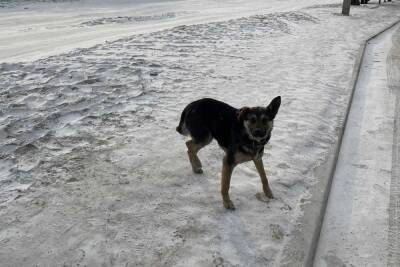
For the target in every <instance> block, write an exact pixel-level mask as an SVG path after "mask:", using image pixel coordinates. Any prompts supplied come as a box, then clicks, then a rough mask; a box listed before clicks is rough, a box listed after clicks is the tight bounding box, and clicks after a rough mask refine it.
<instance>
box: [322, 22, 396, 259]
mask: <svg viewBox="0 0 400 267" xmlns="http://www.w3.org/2000/svg"><path fill="white" fill-rule="evenodd" d="M399 34H400V27H399V26H396V27H394V28H392V29H391V30H388V31H387V32H385V33H383V34H382V35H380V36H378V37H377V38H375V39H373V40H372V41H371V42H369V44H368V46H367V48H366V52H365V59H364V61H363V63H362V64H363V65H362V68H361V72H360V76H359V79H358V84H357V87H356V89H355V90H356V91H355V95H354V100H353V103H352V107H351V110H350V113H349V119H348V122H347V126H346V131H345V135H344V138H343V143H342V146H341V151H340V154H339V159H338V163H337V168H336V172H335V175H334V178H333V184H332V189H331V193H330V196H329V202H328V207H327V213H326V215H325V219H324V223H323V226H322V230H321V237H320V242H319V244H318V245H319V247H318V250H317V254H316V260H315V263H314V264H315V266H352V265H353V266H382V265H387V266H397V265H398V264H399V263H400V262H399V260H400V257H399V241H398V239H399V234H400V232H399V230H398V222H399V218H398V215H396V214H398V209H399V206H398V204H396V202H398V201H399V193H398V186H395V185H396V184H398V179H399V177H398V174H397V173H396V171H395V170H396V169H398V167H399V162H398V159H396V158H393V161H392V155H395V154H394V153H398V144H397V143H396V138H398V137H397V136H398V133H397V132H396V131H397V130H396V126H395V123H396V120H395V117H396V116H398V114H399V110H398V103H396V102H398V96H399V92H398V88H399V86H400V83H399V77H398V76H397V75H398V73H396V68H398V67H397V65H398V64H395V65H391V64H387V63H388V61H389V60H390V58H393V59H394V60H396V57H398V54H397V52H398V42H397V41H396V40H398V36H399ZM394 51H396V52H395V53H393V52H394ZM387 59H388V60H387ZM397 63H398V62H397ZM391 78H392V80H394V81H395V82H392V83H391V82H390V80H391ZM392 197H393V198H395V199H394V202H393V203H392ZM391 212H394V213H395V214H394V216H391V214H390V213H391ZM392 224H393V225H394V227H392ZM385 263H386V264H385Z"/></svg>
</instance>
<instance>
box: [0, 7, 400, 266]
mask: <svg viewBox="0 0 400 267" xmlns="http://www.w3.org/2000/svg"><path fill="white" fill-rule="evenodd" d="M262 2H265V1H254V2H253V1H246V2H245V3H247V4H244V2H241V1H223V2H221V1H218V2H217V1H210V2H207V3H208V4H209V5H206V7H205V8H204V10H205V11H204V10H203V9H202V8H199V5H195V4H194V2H192V1H180V2H179V4H178V2H173V4H172V2H160V3H157V7H158V8H159V10H158V11H157V12H153V13H152V12H149V13H146V12H143V13H142V12H141V11H140V10H141V9H140V8H139V7H138V10H139V11H138V13H137V14H134V12H132V13H130V11H128V9H124V11H116V10H115V8H113V6H110V5H109V4H107V5H105V6H102V8H103V11H102V12H103V13H99V14H98V15H94V14H92V15H90V14H89V13H90V12H94V13H95V10H97V11H98V9H97V7H96V8H95V9H93V7H92V6H91V5H89V7H86V6H85V5H83V6H82V8H81V9H79V11H78V10H72V11H71V9H68V8H66V7H65V6H64V8H63V9H61V10H59V11H58V13H55V14H56V16H57V17H58V18H60V20H59V21H60V22H59V23H60V24H61V26H65V27H64V28H65V29H63V27H61V28H60V29H59V30H55V31H54V32H49V31H48V29H34V30H33V34H32V35H30V36H29V38H32V45H31V46H30V47H28V48H26V49H25V48H24V47H25V46H26V44H27V42H26V40H27V38H28V36H26V37H24V36H25V35H23V34H22V33H21V32H20V33H17V35H18V36H19V38H21V39H19V40H20V41H19V42H16V43H15V47H11V46H10V42H11V41H10V40H11V37H10V38H8V37H7V34H3V33H6V30H7V29H8V30H9V31H11V29H13V28H12V27H16V28H15V29H18V27H19V26H18V24H13V22H14V23H15V20H16V18H17V17H18V15H20V16H22V17H23V18H25V13H24V12H29V14H31V15H32V16H29V19H27V22H26V24H25V22H23V21H22V22H21V20H19V21H20V23H21V25H22V26H21V28H20V29H24V27H26V25H27V24H29V21H31V22H32V21H33V20H34V19H38V20H42V21H41V22H38V24H40V23H41V24H42V25H49V24H51V23H54V17H53V13H52V12H53V11H54V10H53V9H54V8H55V6H51V5H49V6H50V7H49V9H50V10H51V11H52V12H47V15H46V14H44V13H46V10H43V9H39V10H36V9H35V8H33V7H32V8H30V11H26V10H24V9H21V8H20V7H12V8H11V9H7V8H5V9H4V10H3V11H1V12H3V14H1V17H0V21H1V22H2V23H0V25H6V24H4V21H7V18H8V19H9V20H8V23H9V24H8V25H7V27H6V26H0V28H1V29H0V32H1V35H0V36H1V41H0V43H1V49H2V50H1V52H0V54H1V58H5V59H4V62H5V63H2V64H1V65H0V75H1V77H2V79H1V80H0V88H2V89H1V91H0V110H1V112H2V113H1V114H2V116H1V117H0V127H1V128H0V136H1V137H2V138H1V139H0V142H1V143H0V153H1V158H2V161H1V163H0V164H1V166H0V170H1V173H2V176H1V180H0V201H1V204H0V229H1V230H0V262H7V264H9V265H10V266H16V265H17V266H24V265H29V266H30V265H36V264H37V265H40V266H52V265H67V266H72V265H87V266H98V265H105V266H108V265H110V266H112V265H117V266H122V265H124V266H125V265H127V266H131V265H141V266H192V265H193V266H210V265H227V266H231V265H239V266H266V265H267V266H268V265H280V257H279V255H280V252H281V250H282V247H283V246H284V245H285V242H287V240H288V237H290V235H291V232H292V230H293V228H295V227H299V226H298V225H296V220H297V219H298V218H299V217H301V216H302V213H301V210H300V209H299V205H300V203H302V202H304V201H307V199H308V198H309V197H310V196H309V192H310V191H309V190H310V188H311V187H312V186H313V184H314V183H315V177H314V173H313V172H314V168H316V167H318V166H319V165H321V164H323V163H324V161H325V159H326V157H327V153H329V151H330V149H331V147H332V145H333V143H334V142H335V140H336V129H337V127H338V126H339V125H340V123H341V120H342V119H343V117H344V111H345V106H346V104H347V102H348V98H349V95H350V89H351V86H350V84H349V83H350V78H351V73H352V68H353V64H354V59H355V57H356V55H357V52H358V48H359V46H360V44H361V43H362V42H363V41H364V40H365V39H366V38H367V37H368V36H370V35H371V34H373V33H375V32H377V31H378V30H380V29H381V28H383V27H385V26H387V25H389V24H390V23H392V22H393V21H395V20H396V19H398V18H399V14H400V13H399V12H398V11H399V8H400V7H399V4H398V3H397V2H393V3H391V4H386V5H383V6H381V7H379V8H369V7H370V6H371V5H369V6H361V7H354V8H352V11H351V12H352V14H353V15H352V16H351V17H342V16H340V15H338V12H340V4H339V3H336V4H333V5H332V2H331V1H323V2H322V3H321V1H301V2H300V3H299V1H271V2H269V3H268V2H267V3H262ZM317 2H318V3H319V4H318V5H315V3H317ZM324 3H325V4H326V3H329V5H325V4H324ZM64 4H65V3H64ZM69 4H71V5H78V6H79V2H77V3H69ZM253 4H254V5H253ZM32 5H33V6H35V5H34V4H32ZM218 6H220V8H219V9H218V8H217V7H218ZM306 6H308V7H306ZM41 7H42V8H43V7H47V5H43V4H42V6H41ZM86 8H88V10H91V11H90V12H89V11H87V12H89V13H84V12H86ZM152 8H154V7H153V6H151V4H149V6H147V5H146V6H144V7H143V9H144V10H151V9H152ZM214 9H216V11H215V13H213V12H214V11H213V10H214ZM10 10H11V11H10ZM125 10H126V12H127V13H126V14H124V12H125ZM160 11H162V12H160ZM20 12H21V13H20ZM107 12H111V14H107V15H104V14H105V13H107ZM170 12H189V13H188V14H189V15H187V16H188V17H189V18H188V20H186V21H185V20H183V19H182V20H180V19H179V18H178V17H175V18H173V19H170V18H164V17H159V18H161V19H160V20H161V21H151V22H148V24H147V22H146V23H144V24H146V25H142V24H143V23H142V22H141V21H137V20H133V21H132V20H131V21H129V20H128V22H126V21H125V20H124V22H123V23H111V24H112V25H108V23H110V20H108V19H104V20H99V18H110V17H116V16H122V17H124V16H125V15H126V16H132V17H133V16H134V17H138V16H155V14H167V13H170ZM191 12H194V13H191ZM116 13H118V14H120V15H116ZM128 13H129V14H128ZM74 14H76V17H75V15H74ZM83 14H85V15H83ZM87 14H89V15H87ZM185 14H186V13H185ZM255 14H258V15H255ZM64 15H65V18H66V19H65V20H63V17H64ZM80 15H82V17H80V18H79V19H78V18H77V17H79V16H80ZM75 19H76V20H75ZM74 20H75V22H74V23H72V22H71V21H74ZM163 20H166V21H167V20H171V21H169V23H166V24H165V25H160V24H161V22H162V21H163ZM84 21H105V22H107V25H105V26H104V25H102V24H95V23H94V25H95V26H87V24H84V25H85V27H82V28H83V29H75V28H74V29H73V30H71V29H70V28H71V25H80V24H81V23H82V22H84ZM188 21H190V23H188ZM210 21H214V22H210ZM196 23H199V24H196ZM125 24H128V25H125ZM183 24H190V25H183ZM354 25H357V27H354ZM139 26H140V27H142V26H145V27H147V26H148V27H149V28H148V29H145V30H144V31H143V32H141V31H140V30H137V31H136V29H138V27H139ZM171 26H176V27H171ZM45 27H47V26H45ZM34 28H36V26H35V27H34ZM39 28H40V27H39ZM119 29H120V30H121V31H119ZM149 29H150V30H149ZM69 30H71V35H72V37H71V38H69V36H70V35H69ZM17 32H18V31H17ZM89 32H93V33H90V34H89ZM120 33H121V35H119V34H120ZM134 33H135V34H134ZM138 33H141V34H138ZM75 34H76V35H75ZM92 34H93V35H92ZM122 35H124V36H126V35H131V36H128V37H125V38H122V39H119V40H116V41H110V40H111V39H113V38H120V37H121V36H122ZM18 36H15V37H18ZM60 36H65V39H62V40H61V39H60V40H59V37H60ZM81 36H87V37H88V40H89V41H88V42H86V41H85V38H83V39H82V40H81V39H80V38H81ZM96 36H100V37H101V38H100V37H99V38H97V37H96ZM109 38H110V39H109ZM104 40H109V41H107V42H104V43H103V41H104ZM64 42H65V46H63V45H62V43H64ZM60 43H61V46H59V44H60ZM94 43H98V44H96V45H94V46H92V45H93V44H94ZM4 47H5V50H3V49H4ZM75 47H81V48H79V49H74V50H72V51H70V52H67V53H60V52H61V51H66V50H70V49H72V48H75ZM82 47H83V48H82ZM18 51H20V52H18ZM8 55H9V56H8ZM48 55H54V56H50V57H49V56H48ZM35 58H41V59H40V60H37V61H29V60H33V59H35ZM21 59H24V60H26V61H25V62H17V61H19V60H21ZM276 95H281V96H282V106H281V109H280V111H279V113H278V116H277V118H276V122H275V128H274V131H273V133H272V139H271V141H270V144H269V145H268V146H267V149H266V153H265V155H264V162H265V165H266V169H267V174H268V175H269V180H270V182H271V188H272V191H273V193H274V195H275V197H276V199H274V200H271V201H269V200H267V199H265V198H263V197H260V195H259V193H260V192H261V191H262V188H261V182H260V180H259V178H258V175H257V172H256V170H255V167H254V166H252V164H251V163H246V164H242V165H240V166H239V167H237V169H235V172H234V173H233V177H232V185H231V191H230V195H231V198H232V200H233V202H234V203H235V206H236V211H234V212H229V211H226V210H225V209H224V208H223V206H222V202H221V197H220V193H219V185H220V181H219V177H220V169H221V165H222V163H221V159H222V155H223V152H222V151H221V149H220V148H218V146H217V145H216V144H215V142H213V143H212V144H211V145H210V146H208V147H207V148H205V149H204V150H202V151H201V152H200V155H199V156H200V158H201V159H202V161H203V166H204V174H203V175H195V174H193V173H192V172H191V168H190V165H189V162H188V159H187V158H186V157H187V156H186V149H185V145H184V140H185V139H184V138H183V137H182V136H179V135H178V134H177V133H176V132H175V127H176V125H177V123H178V119H179V115H180V112H181V110H182V109H183V107H184V106H185V105H186V104H187V103H189V102H190V101H192V100H195V99H198V98H200V97H205V96H207V97H214V98H217V99H220V100H223V101H225V102H227V103H230V104H232V105H234V106H236V107H241V106H244V105H252V106H255V105H267V104H268V103H269V101H270V100H271V99H272V98H273V97H275V96H276Z"/></svg>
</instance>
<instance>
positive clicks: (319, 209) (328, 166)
mask: <svg viewBox="0 0 400 267" xmlns="http://www.w3.org/2000/svg"><path fill="white" fill-rule="evenodd" d="M399 23H400V19H398V20H396V21H395V22H393V23H392V24H390V25H389V26H387V27H385V28H384V29H382V30H380V31H379V32H378V33H375V34H373V35H372V36H370V37H369V38H367V39H366V40H365V41H364V42H363V44H361V45H360V48H359V50H358V54H357V57H356V59H355V64H354V68H353V73H352V77H351V80H350V83H349V84H350V85H351V93H350V97H349V101H348V103H347V108H346V111H345V116H344V119H343V122H342V123H341V125H340V127H339V128H338V130H337V141H336V143H335V144H334V147H333V149H332V150H331V153H329V155H328V156H327V159H326V161H325V162H324V163H323V164H322V165H320V166H318V167H317V168H316V169H314V175H315V177H316V181H317V183H316V184H315V186H314V187H313V188H312V189H311V190H310V193H311V198H310V199H307V201H306V202H305V203H303V204H301V207H300V209H301V211H303V216H302V217H301V218H300V219H299V220H298V221H296V223H295V227H294V229H293V230H292V232H291V234H292V237H291V238H289V239H288V240H287V242H286V244H285V245H284V248H283V252H282V254H281V257H280V266H313V262H314V257H315V252H316V248H317V244H318V241H319V236H320V232H321V228H322V223H323V220H324V216H325V211H326V207H327V203H328V198H329V194H330V190H331V185H332V180H333V176H334V174H335V169H336V164H337V160H338V157H339V152H340V148H341V146H342V141H343V135H344V132H345V130H346V124H347V120H348V116H349V111H350V108H351V104H352V102H353V97H354V92H355V89H356V86H357V81H358V78H359V75H360V70H361V63H362V62H363V59H364V56H365V49H366V47H367V45H368V43H369V42H370V41H371V40H372V39H374V38H376V37H377V36H379V35H380V34H382V33H383V32H385V31H387V30H389V29H391V28H393V27H395V26H396V25H397V24H399ZM296 226H297V228H296Z"/></svg>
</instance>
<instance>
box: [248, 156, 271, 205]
mask: <svg viewBox="0 0 400 267" xmlns="http://www.w3.org/2000/svg"><path fill="white" fill-rule="evenodd" d="M253 162H254V165H256V169H257V171H258V174H259V175H260V178H261V183H262V185H263V191H264V194H265V195H266V196H267V197H269V198H274V195H273V194H272V191H271V188H270V187H269V184H268V178H267V174H266V173H265V170H264V163H263V161H262V158H258V159H254V160H253Z"/></svg>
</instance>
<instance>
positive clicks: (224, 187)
mask: <svg viewBox="0 0 400 267" xmlns="http://www.w3.org/2000/svg"><path fill="white" fill-rule="evenodd" d="M234 168H235V165H234V164H232V163H230V162H229V160H228V155H226V156H225V157H224V160H223V162H222V178H221V194H222V201H223V204H224V207H225V208H227V209H230V210H234V209H235V206H234V205H233V202H232V201H231V199H230V198H229V186H230V183H231V176H232V172H233V169H234Z"/></svg>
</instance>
